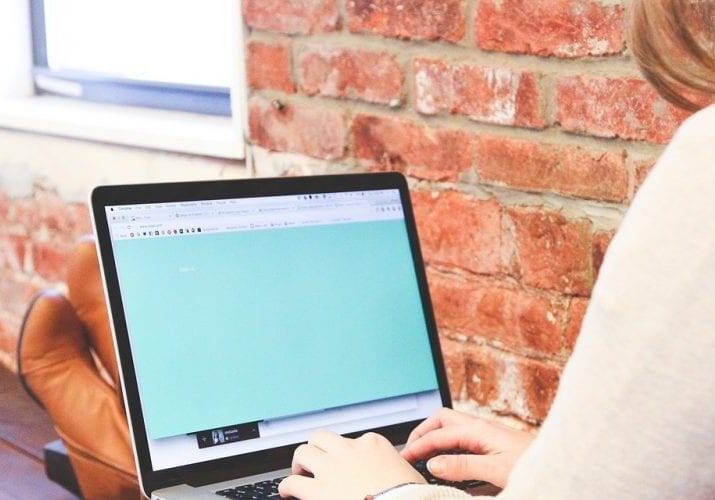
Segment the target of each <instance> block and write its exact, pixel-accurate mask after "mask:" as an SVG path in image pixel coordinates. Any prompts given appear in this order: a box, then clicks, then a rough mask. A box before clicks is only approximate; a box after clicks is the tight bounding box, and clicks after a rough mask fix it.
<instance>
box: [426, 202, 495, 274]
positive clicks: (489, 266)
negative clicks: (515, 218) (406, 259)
mask: <svg viewBox="0 0 715 500" xmlns="http://www.w3.org/2000/svg"><path fill="white" fill-rule="evenodd" d="M412 204H413V207H414V210H415V217H416V218H417V225H418V229H419V231H418V232H419V235H420V242H421V245H422V252H423V253H424V257H425V260H426V261H427V262H431V263H435V264H443V265H448V266H456V267H461V268H463V269H467V270H469V271H472V272H475V273H484V274H494V273H498V272H499V271H500V270H501V255H500V253H501V207H500V205H499V203H498V202H497V201H496V200H494V199H491V200H488V201H483V200H475V199H474V198H471V197H469V196H467V195H464V194H461V193H457V192H454V191H447V192H442V193H437V192H435V193H428V192H425V191H415V192H413V194H412Z"/></svg>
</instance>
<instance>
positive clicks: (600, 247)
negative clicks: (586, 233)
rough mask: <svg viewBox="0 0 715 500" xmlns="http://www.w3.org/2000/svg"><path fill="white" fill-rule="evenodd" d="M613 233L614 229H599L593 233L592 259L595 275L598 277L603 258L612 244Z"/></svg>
mask: <svg viewBox="0 0 715 500" xmlns="http://www.w3.org/2000/svg"><path fill="white" fill-rule="evenodd" d="M613 235H614V232H613V231H599V232H597V233H595V234H594V235H593V243H592V250H591V260H592V261H593V275H594V277H597V276H598V272H599V271H600V270H601V264H603V258H604V257H605V256H606V251H607V250H608V245H610V244H611V240H612V239H613Z"/></svg>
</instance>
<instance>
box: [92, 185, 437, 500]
mask: <svg viewBox="0 0 715 500" xmlns="http://www.w3.org/2000/svg"><path fill="white" fill-rule="evenodd" d="M91 205H92V215H93V221H94V225H95V230H96V235H97V244H98V249H99V253H100V257H101V267H102V271H103V277H104V282H105V291H106V295H107V302H108V306H109V310H110V314H111V323H112V325H113V331H114V338H115V346H116V351H117V359H118V364H119V367H120V374H121V382H122V389H123V394H124V398H125V404H126V408H127V410H128V417H129V424H130V425H129V428H130V431H131V436H132V444H133V449H134V453H135V459H136V463H137V468H138V473H139V480H140V485H141V488H142V490H143V492H144V493H145V494H146V495H147V496H150V497H152V498H160V499H178V498H213V499H217V498H219V497H228V498H279V497H278V495H277V492H276V489H275V488H276V487H277V484H278V482H279V481H280V479H281V478H283V477H285V476H286V475H287V474H288V473H289V468H290V463H291V458H292V454H293V451H294V449H295V448H296V446H298V445H299V444H300V443H303V442H305V441H306V440H307V439H308V437H309V435H310V434H311V432H313V431H314V430H316V429H318V428H328V429H332V430H334V431H336V432H339V433H341V434H344V435H347V436H358V435H360V434H362V433H364V432H367V431H374V432H379V433H381V434H383V435H385V436H387V437H388V438H389V439H390V440H391V441H392V442H393V443H394V444H395V445H400V444H403V443H404V442H405V440H406V437H407V435H408V434H409V432H410V431H411V430H412V429H413V428H414V426H415V425H416V424H417V423H418V422H419V421H421V420H423V419H424V418H425V417H427V416H429V415H431V414H433V413H434V412H435V411H436V410H437V409H439V408H440V407H442V406H447V407H449V406H451V401H450V397H449V392H448V388H447V382H446V378H445V371H444V367H443V364H442V358H441V355H440V348H439V341H438V337H437V331H436V328H435V323H434V319H433V315H432V309H431V306H430V299H429V295H428V290H427V282H426V279H425V273H424V269H423V264H422V258H421V255H420V248H419V243H418V239H417V232H416V229H415V223H414V218H413V214H412V209H411V205H410V198H409V191H408V189H407V184H406V182H405V179H404V178H403V177H402V176H401V175H399V174H360V175H343V176H321V177H304V178H280V179H253V180H236V181H233V180H231V181H218V182H192V183H171V184H147V185H125V186H101V187H98V188H96V189H95V190H94V191H93V193H92V196H91Z"/></svg>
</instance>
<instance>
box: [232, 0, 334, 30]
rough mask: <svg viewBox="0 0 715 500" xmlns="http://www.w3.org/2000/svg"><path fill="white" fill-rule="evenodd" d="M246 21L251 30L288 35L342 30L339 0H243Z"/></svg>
mask: <svg viewBox="0 0 715 500" xmlns="http://www.w3.org/2000/svg"><path fill="white" fill-rule="evenodd" d="M243 18H244V20H245V22H246V24H247V25H248V26H249V27H250V28H254V29H258V30H267V31H276V32H279V33H288V34H308V33H321V32H327V31H334V30H336V29H338V28H339V27H340V14H339V12H338V6H337V2H336V0H244V2H243Z"/></svg>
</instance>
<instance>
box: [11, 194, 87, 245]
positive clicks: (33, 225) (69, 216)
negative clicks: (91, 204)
mask: <svg viewBox="0 0 715 500" xmlns="http://www.w3.org/2000/svg"><path fill="white" fill-rule="evenodd" d="M11 209H12V212H13V213H14V217H13V218H14V222H15V223H17V224H19V225H20V226H22V227H23V228H25V229H26V230H27V231H28V232H33V231H38V230H41V231H47V232H49V233H50V234H52V235H55V236H57V237H59V239H62V240H73V239H75V238H77V237H79V236H80V235H83V234H86V233H89V232H91V231H92V227H91V223H90V218H89V210H88V209H87V206H86V205H85V204H84V203H67V201H65V200H63V199H61V198H60V197H58V196H57V195H56V194H54V193H50V192H46V191H40V192H38V193H37V194H36V195H35V197H34V198H23V199H16V200H13V201H12V202H11Z"/></svg>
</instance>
